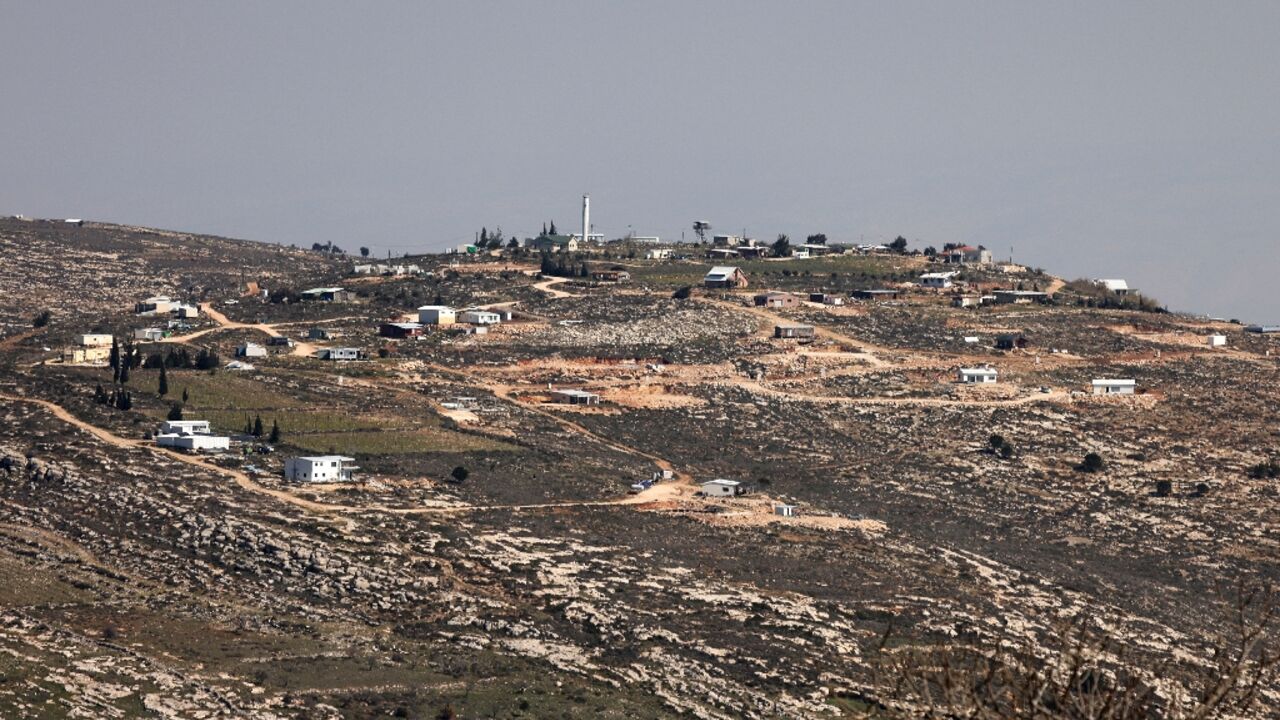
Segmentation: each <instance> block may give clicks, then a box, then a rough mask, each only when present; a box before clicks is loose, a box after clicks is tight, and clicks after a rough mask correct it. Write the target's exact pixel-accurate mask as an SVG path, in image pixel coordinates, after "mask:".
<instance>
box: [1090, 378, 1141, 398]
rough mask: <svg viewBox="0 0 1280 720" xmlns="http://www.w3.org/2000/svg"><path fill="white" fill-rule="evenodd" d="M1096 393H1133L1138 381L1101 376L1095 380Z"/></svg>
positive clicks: (1094, 388)
mask: <svg viewBox="0 0 1280 720" xmlns="http://www.w3.org/2000/svg"><path fill="white" fill-rule="evenodd" d="M1092 385H1093V394H1094V395H1132V394H1133V393H1134V390H1135V389H1136V388H1137V385H1138V382H1137V381H1136V380H1132V379H1115V378H1100V379H1097V380H1094V381H1093V383H1092Z"/></svg>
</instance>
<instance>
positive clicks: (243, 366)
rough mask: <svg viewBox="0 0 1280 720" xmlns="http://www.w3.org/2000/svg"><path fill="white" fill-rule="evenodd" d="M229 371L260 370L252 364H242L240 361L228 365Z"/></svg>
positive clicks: (233, 361)
mask: <svg viewBox="0 0 1280 720" xmlns="http://www.w3.org/2000/svg"><path fill="white" fill-rule="evenodd" d="M227 369H228V370H242V371H251V370H257V369H258V368H256V367H254V366H253V365H252V364H251V363H247V362H242V361H240V360H232V361H231V362H229V363H227Z"/></svg>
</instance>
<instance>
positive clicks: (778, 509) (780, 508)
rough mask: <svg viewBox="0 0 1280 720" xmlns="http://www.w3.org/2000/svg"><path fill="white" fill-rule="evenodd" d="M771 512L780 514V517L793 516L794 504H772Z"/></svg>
mask: <svg viewBox="0 0 1280 720" xmlns="http://www.w3.org/2000/svg"><path fill="white" fill-rule="evenodd" d="M773 514H774V515H781V516H782V517H795V516H796V506H795V505H774V506H773Z"/></svg>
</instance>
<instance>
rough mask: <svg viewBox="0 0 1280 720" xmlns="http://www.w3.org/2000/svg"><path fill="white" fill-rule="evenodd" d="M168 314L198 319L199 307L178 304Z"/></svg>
mask: <svg viewBox="0 0 1280 720" xmlns="http://www.w3.org/2000/svg"><path fill="white" fill-rule="evenodd" d="M170 312H172V313H173V314H174V315H176V316H177V317H180V318H187V319H190V318H197V317H200V306H198V305H187V304H184V303H178V304H176V305H174V306H173V308H172V309H171V310H170Z"/></svg>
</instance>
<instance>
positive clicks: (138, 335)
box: [133, 327, 164, 342]
mask: <svg viewBox="0 0 1280 720" xmlns="http://www.w3.org/2000/svg"><path fill="white" fill-rule="evenodd" d="M133 339H134V340H146V341H147V342H160V341H161V340H163V339H164V330H162V329H160V328H157V327H149V328H138V329H137V330H134V331H133Z"/></svg>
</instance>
